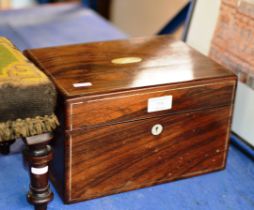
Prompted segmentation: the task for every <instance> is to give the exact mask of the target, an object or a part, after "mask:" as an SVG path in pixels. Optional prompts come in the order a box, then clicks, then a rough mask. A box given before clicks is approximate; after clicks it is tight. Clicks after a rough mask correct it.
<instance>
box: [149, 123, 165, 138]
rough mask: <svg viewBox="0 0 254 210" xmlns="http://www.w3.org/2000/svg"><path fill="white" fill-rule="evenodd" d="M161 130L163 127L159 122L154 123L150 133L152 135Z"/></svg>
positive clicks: (158, 133) (159, 132)
mask: <svg viewBox="0 0 254 210" xmlns="http://www.w3.org/2000/svg"><path fill="white" fill-rule="evenodd" d="M162 131H163V127H162V125H161V124H156V125H154V126H153V127H152V130H151V132H152V134H153V135H154V136H158V135H160V134H161V132H162Z"/></svg>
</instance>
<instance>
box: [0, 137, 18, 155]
mask: <svg viewBox="0 0 254 210" xmlns="http://www.w3.org/2000/svg"><path fill="white" fill-rule="evenodd" d="M14 142H15V140H12V141H4V142H0V153H1V154H3V155H8V154H9V153H10V147H11V145H12V144H13V143H14Z"/></svg>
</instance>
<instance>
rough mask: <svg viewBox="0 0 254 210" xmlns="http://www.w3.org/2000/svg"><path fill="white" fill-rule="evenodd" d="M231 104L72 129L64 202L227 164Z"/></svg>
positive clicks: (131, 188)
mask: <svg viewBox="0 0 254 210" xmlns="http://www.w3.org/2000/svg"><path fill="white" fill-rule="evenodd" d="M230 116H231V107H224V108H218V109H213V110H212V109H211V110H204V111H199V112H193V113H184V114H178V115H166V116H162V117H157V118H151V119H146V120H139V121H133V122H128V123H122V124H117V125H111V126H105V127H101V128H98V129H94V130H90V131H86V132H83V133H82V132H80V133H78V132H77V133H75V134H73V135H71V136H70V138H69V140H68V147H70V148H69V149H68V151H69V152H68V154H67V159H68V167H67V168H68V170H67V171H66V173H67V174H66V177H67V188H66V190H67V194H66V195H67V196H66V199H67V202H75V201H80V200H86V199H90V198H95V197H100V196H104V195H108V194H114V193H118V192H123V191H128V190H133V189H137V188H141V187H146V186H151V185H154V184H158V183H163V182H168V181H171V180H176V179H180V178H184V177H189V176H194V175H198V174H202V173H206V172H210V171H213V170H218V169H222V168H223V167H224V165H225V159H226V153H227V149H228V137H229V136H228V135H229V125H230V118H231V117H230Z"/></svg>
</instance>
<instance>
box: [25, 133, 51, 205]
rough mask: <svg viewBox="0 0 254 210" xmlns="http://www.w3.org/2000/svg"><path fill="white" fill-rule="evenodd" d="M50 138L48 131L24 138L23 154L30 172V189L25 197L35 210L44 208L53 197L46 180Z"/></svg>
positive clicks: (49, 159)
mask: <svg viewBox="0 0 254 210" xmlns="http://www.w3.org/2000/svg"><path fill="white" fill-rule="evenodd" d="M51 139H52V135H51V134H50V133H46V134H42V135H37V136H32V137H28V138H25V139H24V142H25V144H26V148H25V150H24V152H23V154H24V157H25V160H26V161H27V162H28V165H29V174H30V190H29V192H28V194H27V199H28V201H29V202H30V203H31V204H33V205H34V207H35V210H46V209H47V205H48V203H49V202H50V201H51V200H52V199H53V193H52V192H51V190H50V187H49V181H48V165H49V162H50V161H51V160H52V157H53V154H52V150H51V147H50V146H49V144H48V143H49V142H50V141H51Z"/></svg>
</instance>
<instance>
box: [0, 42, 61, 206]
mask: <svg viewBox="0 0 254 210" xmlns="http://www.w3.org/2000/svg"><path fill="white" fill-rule="evenodd" d="M55 104H56V91H55V88H54V86H53V84H52V83H51V82H50V80H49V79H48V78H47V76H46V75H44V74H43V73H42V72H41V71H40V70H39V69H38V68H36V67H35V66H34V65H33V64H32V63H30V62H29V61H28V60H27V59H26V58H25V56H23V54H22V53H21V52H20V51H18V50H17V49H16V48H15V47H14V46H13V44H12V43H11V42H10V41H9V40H7V39H6V38H4V37H0V152H1V153H3V154H8V152H9V147H10V144H12V143H13V142H14V141H15V139H23V140H24V142H25V144H26V148H25V150H24V155H25V159H26V160H27V162H28V165H29V171H30V172H29V174H30V181H31V183H30V191H29V193H28V200H29V201H30V202H31V203H32V204H34V205H35V209H38V210H39V209H43V210H44V209H46V208H47V204H48V202H49V201H50V200H51V199H52V198H53V194H52V192H51V190H50V188H49V185H48V163H49V161H50V160H51V159H52V151H51V147H50V146H49V142H50V141H51V139H52V137H53V135H52V132H53V131H54V129H55V128H56V127H57V125H58V120H57V118H56V116H55V115H54V109H55Z"/></svg>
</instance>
